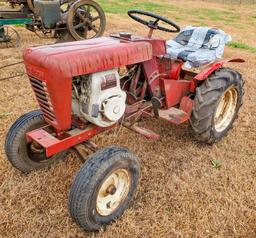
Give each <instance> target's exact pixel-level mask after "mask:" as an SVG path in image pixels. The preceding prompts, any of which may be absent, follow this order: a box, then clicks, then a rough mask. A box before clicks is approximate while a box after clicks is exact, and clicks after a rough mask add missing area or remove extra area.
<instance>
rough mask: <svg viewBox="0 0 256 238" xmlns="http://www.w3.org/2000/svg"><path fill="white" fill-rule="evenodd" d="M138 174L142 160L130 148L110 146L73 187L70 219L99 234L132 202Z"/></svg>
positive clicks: (89, 163)
mask: <svg viewBox="0 0 256 238" xmlns="http://www.w3.org/2000/svg"><path fill="white" fill-rule="evenodd" d="M139 175H140V165H139V160H138V158H137V157H136V156H135V155H134V154H132V153H131V152H130V151H129V150H128V149H126V148H122V147H115V146H111V147H106V148H104V149H102V150H99V151H97V152H96V153H95V154H93V155H92V156H91V157H90V159H89V160H88V161H87V162H86V163H85V164H84V165H83V166H82V168H81V169H80V171H79V172H78V174H77V175H76V178H75V181H74V182H73V184H72V186H71V190H70V194H69V211H70V214H71V217H72V218H73V220H74V221H75V222H76V223H77V224H78V225H79V226H81V227H82V228H83V229H84V230H87V231H97V230H99V229H100V228H101V227H102V226H105V225H107V224H109V223H110V222H112V221H114V220H115V219H117V218H118V217H120V216H121V215H122V214H123V212H124V211H125V209H126V208H127V207H128V205H129V202H130V201H131V200H132V198H133V196H134V194H135V192H136V188H137V185H138V181H139Z"/></svg>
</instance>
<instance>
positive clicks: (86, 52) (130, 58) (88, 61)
mask: <svg viewBox="0 0 256 238" xmlns="http://www.w3.org/2000/svg"><path fill="white" fill-rule="evenodd" d="M23 57H24V61H25V65H26V68H27V71H28V72H27V73H28V74H30V75H33V74H34V72H33V68H34V67H36V68H38V70H39V71H41V70H40V68H41V69H43V71H44V70H47V71H55V72H56V73H59V72H61V74H62V75H63V76H64V77H72V76H77V75H82V74H89V73H93V72H99V71H104V70H108V69H113V68H117V67H121V66H125V65H130V64H136V63H140V62H143V61H147V60H150V59H151V58H152V57H153V56H152V45H151V44H150V43H149V42H146V41H124V40H120V39H117V38H113V37H102V38H97V39H91V40H85V41H77V42H69V43H62V44H55V45H46V46H39V47H33V48H28V49H26V50H25V51H24V55H23ZM31 66H32V67H31ZM36 74H37V73H36ZM34 76H35V77H36V76H38V75H34Z"/></svg>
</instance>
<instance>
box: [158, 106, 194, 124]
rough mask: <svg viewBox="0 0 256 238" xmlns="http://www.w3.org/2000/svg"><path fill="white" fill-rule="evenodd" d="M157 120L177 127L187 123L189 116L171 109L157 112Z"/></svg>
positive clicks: (178, 110)
mask: <svg viewBox="0 0 256 238" xmlns="http://www.w3.org/2000/svg"><path fill="white" fill-rule="evenodd" d="M159 119H162V120H165V121H168V122H170V123H173V124H176V125H179V124H181V123H183V122H185V121H187V120H188V119H189V115H188V114H187V113H186V112H184V111H183V110H180V109H178V108H175V107H171V108H169V109H167V110H159Z"/></svg>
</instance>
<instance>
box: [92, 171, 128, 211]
mask: <svg viewBox="0 0 256 238" xmlns="http://www.w3.org/2000/svg"><path fill="white" fill-rule="evenodd" d="M130 185H131V179H130V175H129V172H128V171H127V170H126V169H118V170H116V171H114V172H112V173H111V174H110V175H109V176H108V177H107V178H106V179H105V181H104V182H103V184H102V185H101V187H100V189H99V192H98V195H97V200H96V209H97V212H98V213H99V214H100V215H101V216H109V215H111V214H112V213H113V212H114V211H115V210H116V209H117V208H118V207H119V206H120V205H121V204H122V202H123V201H124V200H125V198H126V197H127V195H128V193H129V190H130Z"/></svg>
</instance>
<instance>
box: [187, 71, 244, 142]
mask: <svg viewBox="0 0 256 238" xmlns="http://www.w3.org/2000/svg"><path fill="white" fill-rule="evenodd" d="M243 85H244V82H243V79H242V77H241V74H239V73H238V72H236V71H234V70H232V69H229V68H222V69H220V70H218V71H216V72H215V73H213V74H212V75H211V76H210V77H209V78H208V79H207V80H206V81H205V82H203V83H202V85H201V86H200V87H198V88H197V91H196V97H195V104H194V109H193V113H192V116H191V119H190V125H191V128H192V132H193V134H194V135H195V137H196V139H197V140H199V141H201V142H205V143H207V144H213V143H215V142H217V141H219V140H220V139H221V138H222V137H224V136H225V135H226V134H227V132H228V131H229V129H231V127H232V124H233V122H234V121H235V119H236V118H237V114H238V112H239V109H240V107H241V105H242V100H243V94H244V90H243Z"/></svg>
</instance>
